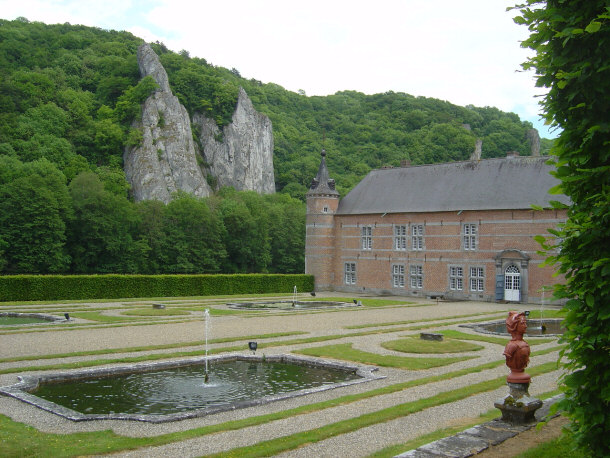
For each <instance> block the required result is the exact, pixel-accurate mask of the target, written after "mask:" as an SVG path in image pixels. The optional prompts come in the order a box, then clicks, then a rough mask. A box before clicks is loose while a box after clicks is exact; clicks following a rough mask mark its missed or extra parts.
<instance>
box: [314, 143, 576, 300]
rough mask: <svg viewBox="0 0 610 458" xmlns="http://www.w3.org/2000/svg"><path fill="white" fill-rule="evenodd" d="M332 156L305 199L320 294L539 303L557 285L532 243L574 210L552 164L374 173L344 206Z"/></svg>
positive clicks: (515, 161)
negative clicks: (567, 206)
mask: <svg viewBox="0 0 610 458" xmlns="http://www.w3.org/2000/svg"><path fill="white" fill-rule="evenodd" d="M325 156H326V153H325V152H324V151H322V159H321V163H320V168H319V170H318V174H317V175H316V177H315V178H314V179H313V181H312V184H311V188H310V190H309V191H308V193H307V236H306V246H305V272H306V273H308V274H312V275H314V276H315V285H316V290H334V291H345V292H358V293H362V292H371V293H375V294H384V293H389V294H395V295H405V296H420V297H430V296H444V297H446V298H452V299H469V300H482V301H497V300H506V301H511V302H524V303H526V302H530V303H536V302H540V301H541V299H542V297H541V296H542V294H541V290H542V288H543V287H544V286H547V287H548V286H550V285H552V284H553V283H556V282H557V281H559V280H558V279H557V278H556V277H554V276H553V273H554V271H553V269H552V268H551V267H541V263H542V261H543V259H544V256H541V255H539V254H538V253H537V251H538V250H539V249H540V247H539V245H538V243H537V242H536V241H535V240H534V236H536V235H539V234H540V235H545V234H547V229H548V228H555V227H557V225H558V224H560V223H562V222H564V221H565V219H566V212H565V210H554V209H551V208H550V207H551V206H550V204H549V202H550V201H551V200H558V201H561V202H564V203H568V200H567V198H566V197H565V196H562V195H559V196H557V195H555V196H551V195H549V193H548V190H549V189H550V188H551V187H553V186H555V185H556V184H557V183H558V181H557V180H556V179H555V178H554V177H553V176H552V175H550V173H549V172H550V170H551V168H552V166H550V165H548V164H546V159H545V158H544V157H519V156H518V155H517V154H509V155H507V157H506V158H501V159H487V160H471V161H465V162H455V163H446V164H434V165H424V166H416V167H401V168H386V169H380V170H373V171H371V172H370V173H369V174H368V175H367V176H366V177H365V178H364V179H363V180H362V181H361V182H360V183H359V184H358V185H357V186H356V187H355V188H354V189H353V190H352V191H351V192H349V193H348V194H347V195H346V196H345V197H344V198H343V199H340V198H339V193H338V192H337V191H336V190H335V182H334V180H332V179H331V178H330V177H329V173H328V169H327V166H326V160H325ZM532 206H536V207H542V208H543V210H533V209H532ZM548 296H549V294H548V293H547V299H548Z"/></svg>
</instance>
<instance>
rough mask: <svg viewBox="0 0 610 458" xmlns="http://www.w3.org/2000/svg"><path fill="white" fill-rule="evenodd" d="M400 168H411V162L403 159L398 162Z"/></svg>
mask: <svg viewBox="0 0 610 458" xmlns="http://www.w3.org/2000/svg"><path fill="white" fill-rule="evenodd" d="M400 166H401V167H402V168H403V169H404V168H406V167H411V161H410V160H408V159H403V160H402V161H400Z"/></svg>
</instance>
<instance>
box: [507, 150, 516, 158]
mask: <svg viewBox="0 0 610 458" xmlns="http://www.w3.org/2000/svg"><path fill="white" fill-rule="evenodd" d="M506 157H507V158H508V159H510V158H513V157H519V153H518V152H517V151H509V152H508V153H506Z"/></svg>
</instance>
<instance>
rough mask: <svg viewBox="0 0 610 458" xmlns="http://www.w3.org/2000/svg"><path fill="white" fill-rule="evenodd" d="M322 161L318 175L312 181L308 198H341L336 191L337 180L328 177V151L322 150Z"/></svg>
mask: <svg viewBox="0 0 610 458" xmlns="http://www.w3.org/2000/svg"><path fill="white" fill-rule="evenodd" d="M320 155H321V156H322V160H321V161H320V167H319V168H318V174H317V175H316V177H315V178H314V179H313V180H312V181H311V185H310V186H309V191H307V196H310V197H312V196H330V197H339V192H338V191H337V190H336V189H335V180H333V179H332V178H330V176H329V175H328V168H327V167H326V159H325V158H326V151H325V150H322V153H320Z"/></svg>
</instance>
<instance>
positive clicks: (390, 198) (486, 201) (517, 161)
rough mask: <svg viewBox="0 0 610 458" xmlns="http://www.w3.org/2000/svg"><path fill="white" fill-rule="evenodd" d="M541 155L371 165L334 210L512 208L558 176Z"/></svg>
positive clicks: (545, 203)
mask: <svg viewBox="0 0 610 458" xmlns="http://www.w3.org/2000/svg"><path fill="white" fill-rule="evenodd" d="M547 160H548V158H546V157H528V156H524V157H519V156H517V157H506V158H500V159H485V160H481V161H465V162H452V163H445V164H433V165H423V166H415V167H404V168H389V169H379V170H373V171H371V172H370V173H369V174H368V175H367V176H366V177H364V179H363V180H362V181H361V182H360V183H359V184H358V185H357V186H356V187H355V188H354V189H352V190H351V191H350V192H349V193H348V194H347V196H345V197H344V198H343V199H342V200H341V201H340V202H339V208H338V209H337V214H343V215H352V214H375V213H416V212H417V213H419V212H441V211H459V210H498V209H502V210H511V209H512V210H518V209H531V207H532V205H538V206H541V207H549V206H550V205H549V201H551V200H557V201H560V202H563V203H566V204H567V203H569V200H568V198H567V197H566V196H564V195H550V194H549V193H548V190H549V189H550V188H551V187H553V186H555V185H557V184H558V183H559V181H558V180H557V179H556V178H555V177H553V176H552V175H550V173H549V172H550V171H551V170H552V169H553V166H551V165H547V164H546V161H547Z"/></svg>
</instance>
